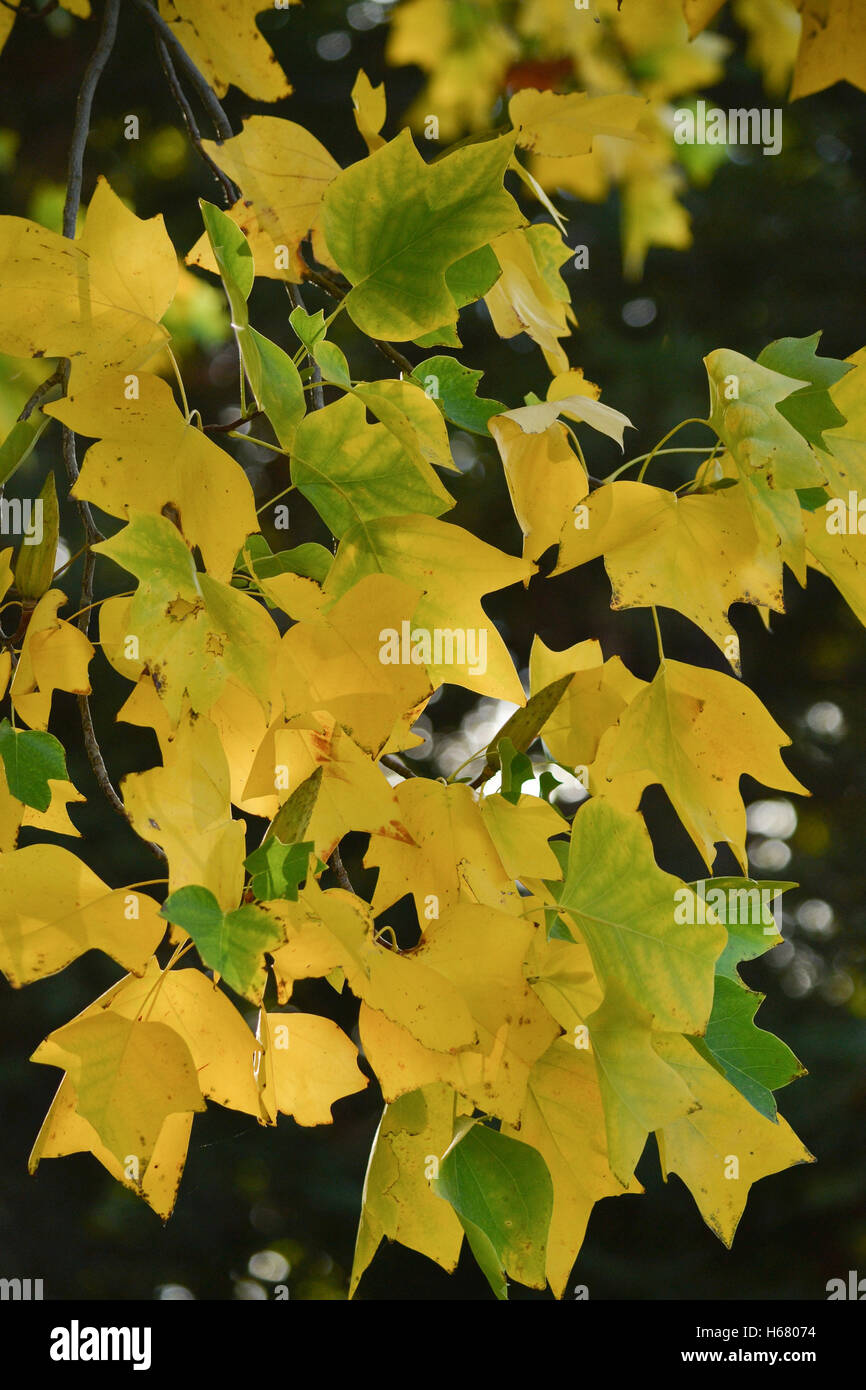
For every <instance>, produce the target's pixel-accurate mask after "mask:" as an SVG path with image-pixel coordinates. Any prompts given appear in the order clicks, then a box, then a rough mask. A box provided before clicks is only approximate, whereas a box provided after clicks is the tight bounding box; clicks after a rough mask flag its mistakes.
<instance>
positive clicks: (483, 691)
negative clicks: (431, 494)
mask: <svg viewBox="0 0 866 1390" xmlns="http://www.w3.org/2000/svg"><path fill="white" fill-rule="evenodd" d="M534 569H535V567H534V566H533V565H530V564H529V563H528V562H527V561H525V560H518V559H516V557H514V556H512V555H506V554H504V553H503V552H502V551H501V550H497V549H495V547H494V546H492V545H487V544H486V542H484V541H480V540H478V539H477V538H476V537H475V536H473V535H471V534H470V533H469V532H468V531H464V530H463V528H462V527H460V526H451V525H449V523H448V522H445V521H437V520H436V519H434V518H433V517H427V516H403V517H386V518H384V519H377V520H375V521H370V522H367V523H365V524H363V525H360V524H359V525H356V526H353V527H351V528H350V530H348V531H347V532H346V534H345V535H344V536H343V539H342V541H341V542H340V548H339V550H338V551H337V557H336V559H335V561H334V564H333V566H332V568H331V571H330V573H329V574H328V578H327V579H326V581H325V585H324V590H325V593H326V595H327V596H328V597H329V598H331V599H337V598H340V597H341V596H342V595H343V594H344V593H346V591H347V590H348V589H350V588H352V586H353V585H354V584H357V583H358V581H359V580H360V579H362V578H363V577H364V576H365V575H367V574H375V573H376V572H377V571H382V572H383V573H385V574H391V575H393V576H394V577H395V578H396V579H402V580H403V582H404V583H405V584H409V585H417V583H418V580H419V578H421V579H422V580H423V582H424V584H425V590H426V592H425V594H424V597H423V598H422V599H421V602H420V603H419V604H418V607H417V609H416V610H415V614H414V622H413V628H414V629H417V630H419V631H420V632H422V633H426V634H427V636H426V644H427V648H429V651H430V655H431V657H432V660H429V661H428V660H426V659H425V660H424V663H423V664H424V665H425V666H426V668H427V672H428V674H429V676H430V679H431V681H432V683H433V686H434V689H435V688H436V687H437V686H439V685H442V684H443V683H444V682H446V681H448V682H451V683H453V684H455V685H461V686H464V687H465V688H466V689H468V690H474V691H476V692H477V693H478V694H479V695H491V696H493V697H495V698H498V699H501V700H512V701H513V702H514V703H515V704H518V705H522V704H525V696H524V694H523V687H522V686H521V684H520V680H519V678H518V675H517V672H516V671H515V669H514V663H513V662H512V660H511V657H510V656H509V654H508V649H507V647H506V646H505V643H504V642H503V640H502V638H501V637H500V635H499V632H498V631H497V629H496V626H495V624H494V623H491V622H490V621H489V620H488V618H487V615H486V613H485V612H484V609H483V608H482V607H481V603H480V599H481V595H482V594H489V593H492V592H493V591H494V590H496V589H504V588H507V587H508V586H509V585H511V584H518V583H520V582H521V581H522V580H525V579H529V578H530V576H531V575H532V574H533V573H534ZM437 633H438V634H439V639H438V642H437ZM437 648H438V659H437Z"/></svg>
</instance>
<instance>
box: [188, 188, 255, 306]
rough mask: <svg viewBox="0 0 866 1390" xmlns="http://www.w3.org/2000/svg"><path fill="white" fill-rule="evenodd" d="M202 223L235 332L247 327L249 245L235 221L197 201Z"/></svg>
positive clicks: (250, 279)
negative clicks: (223, 288)
mask: <svg viewBox="0 0 866 1390" xmlns="http://www.w3.org/2000/svg"><path fill="white" fill-rule="evenodd" d="M198 202H199V207H200V208H201V215H202V221H203V222H204V226H205V231H206V232H207V234H208V240H209V241H210V244H211V247H212V248H213V254H214V260H215V261H216V263H217V266H218V268H219V273H220V277H221V279H222V282H223V285H224V286H225V292H226V297H227V299H228V302H229V308H230V309H231V312H232V326H233V327H234V328H235V329H238V328H246V327H247V326H248V325H249V315H248V313H247V300H248V299H249V297H250V290H251V289H252V287H253V284H254V282H255V278H256V270H255V263H254V261H253V253H252V250H251V248H250V244H249V242H248V241H247V239H246V237H245V236H244V234H243V232H242V231H241V229H240V227H239V226H238V224H237V223H236V222H233V221H232V219H231V218H230V217H228V216H227V215H226V214H225V213H224V212H222V211H221V209H220V208H218V207H216V206H215V205H214V204H213V203H208V202H207V201H206V200H205V199H204V198H199V200H198Z"/></svg>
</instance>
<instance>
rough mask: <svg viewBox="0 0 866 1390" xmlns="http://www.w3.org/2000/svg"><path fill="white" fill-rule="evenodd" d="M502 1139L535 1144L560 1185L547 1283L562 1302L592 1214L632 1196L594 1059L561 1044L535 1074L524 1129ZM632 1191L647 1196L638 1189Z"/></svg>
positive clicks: (634, 1185)
mask: <svg viewBox="0 0 866 1390" xmlns="http://www.w3.org/2000/svg"><path fill="white" fill-rule="evenodd" d="M502 1132H503V1133H504V1134H510V1135H512V1136H513V1137H514V1138H515V1139H521V1140H522V1141H523V1142H524V1144H531V1145H532V1146H533V1148H536V1149H537V1150H538V1152H539V1153H540V1154H541V1156H542V1158H543V1159H544V1161H545V1163H546V1164H547V1167H548V1169H549V1171H550V1176H551V1178H552V1179H553V1216H552V1218H551V1222H550V1233H549V1235H548V1239H547V1279H548V1282H549V1284H550V1287H551V1288H552V1289H553V1292H554V1293H555V1294H556V1297H557V1298H562V1295H563V1293H564V1292H565V1286H566V1284H567V1282H568V1277H569V1275H570V1274H571V1270H572V1266H573V1265H574V1262H575V1260H576V1259H577V1256H578V1254H579V1252H580V1247H581V1245H582V1244H583V1238H584V1235H585V1234H586V1227H587V1224H588V1222H589V1218H590V1215H591V1213H592V1208H593V1206H594V1205H595V1203H596V1202H598V1201H600V1199H601V1198H602V1197H615V1196H619V1195H621V1194H622V1193H623V1191H624V1190H625V1189H624V1188H623V1187H622V1186H621V1185H620V1184H619V1183H618V1182H617V1180H616V1178H615V1177H614V1176H613V1173H612V1172H611V1170H610V1165H609V1163H608V1159H607V1139H606V1135H605V1125H604V1110H603V1108H602V1102H601V1094H600V1091H599V1084H598V1078H597V1076H596V1070H595V1066H594V1064H593V1059H592V1056H591V1055H590V1053H589V1052H588V1051H586V1050H582V1049H578V1048H575V1047H573V1046H572V1044H571V1042H570V1040H569V1039H568V1038H557V1040H556V1042H554V1043H553V1045H552V1046H551V1047H550V1048H549V1049H548V1051H547V1052H545V1053H544V1055H543V1056H542V1057H540V1058H539V1059H538V1060H537V1061H536V1063H535V1065H534V1066H533V1068H532V1071H531V1073H530V1076H529V1083H528V1087H527V1092H526V1103H525V1106H524V1109H523V1114H522V1116H521V1120H520V1126H519V1128H515V1127H512V1126H510V1125H503V1127H502ZM628 1190H629V1192H635V1193H639V1192H642V1191H643V1189H642V1188H641V1186H640V1184H639V1183H637V1182H633V1183H632V1185H631V1187H630V1188H629V1189H628Z"/></svg>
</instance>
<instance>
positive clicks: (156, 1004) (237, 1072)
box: [94, 959, 261, 1119]
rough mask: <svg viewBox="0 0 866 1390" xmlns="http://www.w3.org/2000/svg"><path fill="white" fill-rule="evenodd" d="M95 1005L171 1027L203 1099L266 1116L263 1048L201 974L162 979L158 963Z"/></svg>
mask: <svg viewBox="0 0 866 1390" xmlns="http://www.w3.org/2000/svg"><path fill="white" fill-rule="evenodd" d="M157 981H160V983H159V984H157ZM145 1004H146V1005H147V1008H146V1009H145V1007H144V1006H145ZM94 1007H99V1008H110V1010H111V1012H112V1013H116V1014H118V1015H119V1016H120V1017H121V1018H127V1019H132V1020H134V1019H136V1018H138V1017H139V1016H141V1015H142V1013H143V1015H144V1017H146V1018H147V1019H148V1020H149V1021H150V1022H151V1023H164V1024H166V1025H167V1027H169V1028H171V1029H173V1031H174V1032H175V1033H177V1035H178V1036H179V1037H180V1038H182V1039H183V1041H184V1042H185V1043H186V1045H187V1047H188V1048H189V1052H190V1056H191V1057H192V1060H193V1062H194V1063H195V1069H196V1075H197V1077H198V1081H199V1085H200V1087H201V1092H202V1095H203V1096H205V1097H206V1098H207V1099H208V1100H212V1101H215V1102H216V1104H217V1105H225V1106H227V1107H228V1108H229V1109H231V1110H240V1111H241V1112H242V1113H243V1114H246V1115H255V1117H256V1119H260V1118H261V1106H260V1101H259V1088H258V1084H257V1081H256V1072H255V1066H256V1061H257V1060H258V1057H259V1054H260V1046H259V1044H258V1043H257V1041H256V1039H255V1037H254V1036H253V1033H252V1031H251V1029H250V1028H249V1027H248V1025H247V1024H246V1022H245V1021H244V1018H243V1016H242V1015H241V1014H240V1013H239V1012H238V1010H237V1009H236V1008H235V1006H234V1005H233V1004H232V1002H231V1000H230V999H229V998H228V996H227V995H226V994H224V993H223V991H222V990H221V989H219V988H218V987H217V985H215V984H214V982H213V981H212V980H209V979H208V977H207V976H206V975H204V974H203V973H202V972H201V971H200V970H186V969H181V970H169V971H168V973H167V974H164V975H163V974H162V972H161V969H160V965H159V962H158V961H157V960H155V959H154V960H152V961H150V962H149V963H148V966H147V969H146V970H145V972H144V974H143V975H142V976H141V978H140V979H137V978H136V977H134V976H129V977H127V978H126V979H125V980H121V981H120V982H119V983H118V984H117V985H115V986H114V988H113V989H111V990H109V991H108V992H107V993H106V994H105V995H103V996H102V998H101V999H99V1000H97V1001H96V1006H94Z"/></svg>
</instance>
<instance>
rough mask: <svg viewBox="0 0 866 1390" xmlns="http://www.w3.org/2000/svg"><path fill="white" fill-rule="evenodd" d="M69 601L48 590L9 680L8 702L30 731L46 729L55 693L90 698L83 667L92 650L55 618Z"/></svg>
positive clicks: (35, 611) (68, 625)
mask: <svg viewBox="0 0 866 1390" xmlns="http://www.w3.org/2000/svg"><path fill="white" fill-rule="evenodd" d="M68 602H69V600H68V598H67V597H66V595H65V594H64V592H63V590H62V589H49V590H48V593H47V594H43V595H42V598H41V599H40V600H39V602H38V603H37V605H36V607H35V608H34V609H33V614H32V616H31V618H30V622H29V623H28V625H27V631H26V633H25V635H24V642H23V644H22V647H21V655H20V657H19V659H18V665H17V666H16V668H15V675H14V677H13V679H12V690H11V695H12V702H13V704H14V706H15V709H16V710H17V712H18V714H20V716H21V718H22V719H24V720H25V721H26V722H27V723H28V724H29V725H30V727H31V728H33V729H46V728H47V727H48V719H49V716H50V714H51V697H52V695H53V694H54V691H55V690H68V691H72V692H74V693H77V694H84V695H89V694H90V680H89V678H88V675H87V667H88V664H89V662H90V658H91V657H92V656H93V653H94V650H95V649H94V647H93V644H92V643H91V642H89V641H88V640H87V638H86V637H85V635H84V633H83V632H82V631H81V630H80V628H77V627H75V626H74V625H73V624H72V623H68V622H66V621H65V620H64V619H63V618H58V616H57V610H58V608H60V607H61V606H62V605H63V604H65V603H68Z"/></svg>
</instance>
